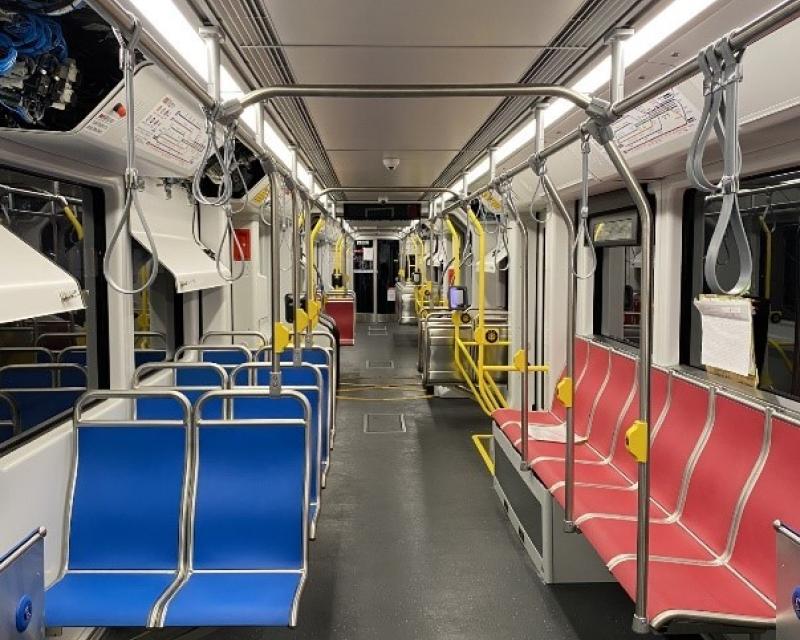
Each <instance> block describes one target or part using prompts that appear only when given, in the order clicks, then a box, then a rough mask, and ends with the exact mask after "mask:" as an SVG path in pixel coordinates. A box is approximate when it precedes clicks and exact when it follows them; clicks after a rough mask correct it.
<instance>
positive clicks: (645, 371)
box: [603, 29, 653, 634]
mask: <svg viewBox="0 0 800 640" xmlns="http://www.w3.org/2000/svg"><path fill="white" fill-rule="evenodd" d="M632 34H633V30H632V29H617V30H615V31H614V32H613V33H612V34H611V35H610V36H609V38H608V42H609V44H610V45H611V102H612V104H614V103H617V102H619V101H621V100H622V99H623V98H624V97H625V51H624V44H623V42H624V40H625V39H626V38H629V37H630V36H631V35H632ZM603 147H604V148H605V150H606V153H607V154H608V157H609V158H610V160H611V162H612V164H613V165H614V167H615V168H616V170H617V172H618V173H619V175H620V177H621V178H622V180H623V182H624V183H625V186H626V188H627V189H628V192H629V193H630V194H631V197H632V198H633V200H634V203H635V204H636V208H637V209H638V210H639V217H640V223H641V228H642V235H641V256H642V275H641V284H640V292H639V296H640V299H641V311H640V316H639V317H640V328H639V331H640V337H639V383H638V384H639V420H638V421H637V423H638V425H639V426H640V428H643V429H644V433H645V435H646V437H645V450H644V455H643V456H642V457H641V458H640V459H639V460H638V478H637V479H638V496H637V497H638V505H637V506H638V514H637V537H636V608H635V611H634V614H633V630H634V631H635V632H637V633H642V634H645V633H648V632H649V630H650V624H649V621H648V619H647V600H648V584H647V583H648V578H649V566H648V565H649V560H650V365H651V349H652V346H651V342H652V304H653V301H652V279H653V245H652V237H651V236H652V213H651V211H650V205H649V203H648V202H647V198H646V197H645V195H644V193H643V192H642V189H641V187H640V186H639V183H638V181H637V180H636V178H635V176H634V175H633V173H632V172H631V170H630V167H629V166H628V164H627V162H626V161H625V158H624V156H623V155H622V153H621V152H620V150H619V147H618V146H617V144H616V143H615V142H614V140H613V137H610V138H609V139H608V140H605V141H603Z"/></svg>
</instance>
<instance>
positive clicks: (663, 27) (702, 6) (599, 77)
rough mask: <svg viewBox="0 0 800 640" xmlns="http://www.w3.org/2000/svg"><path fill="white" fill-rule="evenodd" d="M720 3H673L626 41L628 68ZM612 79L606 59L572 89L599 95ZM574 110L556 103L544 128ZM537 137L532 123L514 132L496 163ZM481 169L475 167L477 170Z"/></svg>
mask: <svg viewBox="0 0 800 640" xmlns="http://www.w3.org/2000/svg"><path fill="white" fill-rule="evenodd" d="M717 1H718V0H673V2H671V3H670V4H669V5H667V7H666V8H665V9H664V10H663V11H661V12H659V13H658V14H656V15H655V16H654V17H653V18H652V19H651V20H650V21H649V22H647V23H646V24H644V25H642V26H641V27H640V28H639V29H638V30H637V31H636V33H635V34H634V35H633V36H632V37H631V38H629V39H628V40H626V41H625V44H624V45H623V46H624V49H625V67H626V68H627V67H629V66H631V65H633V64H635V63H636V62H638V61H639V60H641V59H642V58H643V57H644V56H645V55H646V54H647V53H649V52H650V51H652V50H653V49H655V48H656V47H657V46H658V45H660V44H661V43H662V42H664V41H665V40H666V39H667V38H668V37H669V36H671V35H672V34H673V33H675V32H676V31H678V30H679V29H681V28H682V27H683V26H685V25H686V24H687V23H689V22H690V21H691V20H693V19H694V18H696V17H697V16H698V15H700V14H701V13H702V12H703V11H705V10H706V9H708V8H709V7H710V6H711V5H713V4H715V3H716V2H717ZM610 79H611V56H606V57H604V58H603V59H602V60H601V61H600V62H599V63H598V64H597V65H595V66H594V67H592V69H590V70H589V71H588V72H587V73H586V74H584V75H583V76H581V77H580V78H579V79H578V80H577V81H576V82H575V84H573V85H572V86H571V88H572V89H575V90H576V91H580V92H582V93H589V94H591V93H595V92H597V91H598V90H599V89H600V88H601V87H602V86H603V85H604V84H606V83H607V82H609V80H610ZM574 108H575V107H574V105H573V104H572V103H571V102H569V101H567V100H565V99H563V98H559V99H557V100H553V101H552V102H551V103H550V105H549V106H548V107H547V109H545V110H544V112H543V114H542V117H543V118H544V126H545V128H547V127H548V126H550V125H552V124H553V123H554V122H556V121H558V120H560V119H561V118H563V117H564V116H565V115H566V114H567V113H569V112H570V111H572V109H574ZM535 134H536V122H535V121H534V120H531V121H530V122H527V123H526V124H524V125H523V126H522V128H520V129H518V130H517V131H516V132H514V134H513V135H512V136H511V137H510V138H508V139H507V140H506V141H505V142H504V143H503V144H501V145H500V146H499V147H498V149H497V156H496V157H497V161H498V162H500V161H502V160H505V159H506V158H508V157H510V156H511V155H513V154H514V153H516V152H517V151H519V150H520V149H521V148H522V147H524V146H525V145H526V144H528V143H529V142H530V141H531V140H533V138H534V136H535ZM487 162H488V161H487ZM480 166H481V165H478V167H480ZM478 167H476V169H477V168H478ZM488 170H489V167H488V165H487V167H486V169H485V170H484V171H483V172H482V173H480V174H479V175H475V176H474V177H473V175H472V172H470V174H468V175H469V178H470V182H473V181H474V180H477V179H478V178H480V177H481V176H483V175H485V174H486V173H487V172H488Z"/></svg>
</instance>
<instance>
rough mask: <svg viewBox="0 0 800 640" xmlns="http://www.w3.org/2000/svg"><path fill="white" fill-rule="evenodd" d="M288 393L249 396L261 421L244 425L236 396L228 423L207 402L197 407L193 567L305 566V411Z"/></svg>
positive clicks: (302, 402)
mask: <svg viewBox="0 0 800 640" xmlns="http://www.w3.org/2000/svg"><path fill="white" fill-rule="evenodd" d="M234 393H235V392H234ZM287 394H289V395H282V396H279V397H275V398H272V397H268V396H261V397H259V398H257V399H256V398H254V399H253V400H257V401H258V403H257V406H258V407H259V409H260V411H261V412H262V413H265V414H266V417H265V418H264V420H263V421H262V422H259V421H257V420H255V421H253V420H250V421H248V423H247V424H244V423H238V424H237V422H236V419H237V418H239V414H241V413H249V410H245V408H243V407H247V404H248V403H245V404H241V400H242V399H240V398H237V399H235V400H234V401H233V407H234V409H233V410H234V420H233V421H216V420H212V419H209V418H207V417H206V416H205V405H206V402H207V401H208V400H211V398H209V399H208V400H205V401H202V402H201V403H200V405H199V407H198V411H197V414H198V415H199V417H200V419H199V420H198V422H197V424H198V426H197V437H198V454H197V455H198V458H197V487H196V499H195V513H194V527H193V530H194V541H193V549H194V554H193V558H192V566H193V568H194V569H198V570H202V569H206V570H208V569H233V570H253V569H282V570H286V569H300V568H302V567H303V566H304V562H305V537H306V526H307V525H306V523H305V521H304V520H305V518H304V515H305V514H306V507H307V477H308V460H307V455H308V454H307V440H306V438H307V433H308V430H307V428H306V424H305V421H306V419H307V413H308V412H310V409H309V407H308V403H307V401H306V400H305V399H304V398H302V397H300V396H299V394H292V392H287ZM220 395H224V394H220ZM248 400H250V399H248Z"/></svg>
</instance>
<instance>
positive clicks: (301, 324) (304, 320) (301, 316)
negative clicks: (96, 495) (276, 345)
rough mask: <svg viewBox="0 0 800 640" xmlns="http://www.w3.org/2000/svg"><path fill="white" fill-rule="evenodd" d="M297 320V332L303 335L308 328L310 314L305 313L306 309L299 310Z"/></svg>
mask: <svg viewBox="0 0 800 640" xmlns="http://www.w3.org/2000/svg"><path fill="white" fill-rule="evenodd" d="M296 313H297V318H296V320H295V324H296V326H297V332H298V333H302V332H303V331H305V330H306V328H307V327H308V322H309V319H308V314H307V313H306V312H305V309H297V311H296Z"/></svg>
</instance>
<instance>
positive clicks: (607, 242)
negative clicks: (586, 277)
mask: <svg viewBox="0 0 800 640" xmlns="http://www.w3.org/2000/svg"><path fill="white" fill-rule="evenodd" d="M650 204H651V207H652V208H653V210H655V203H654V202H652V201H651V203H650ZM589 211H590V217H589V233H590V235H591V236H592V239H593V241H594V244H595V253H596V256H597V266H596V270H595V274H594V289H595V290H594V333H595V334H597V335H600V336H603V337H604V338H609V339H611V340H615V341H617V342H622V343H625V344H628V345H631V346H633V347H638V346H639V338H640V317H639V316H640V308H641V300H640V297H641V282H642V255H641V253H642V250H641V247H640V242H641V240H640V227H639V213H638V211H637V210H636V207H635V206H634V205H633V202H632V201H631V199H630V196H629V195H628V193H627V192H625V191H617V192H614V193H608V194H601V195H598V196H594V197H592V198H591V199H590V201H589Z"/></svg>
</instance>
